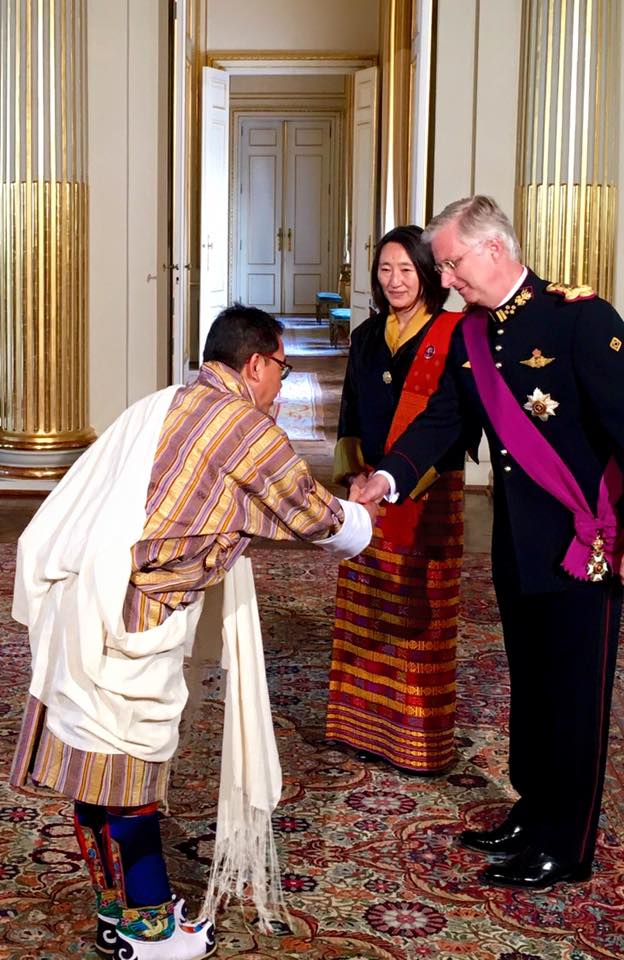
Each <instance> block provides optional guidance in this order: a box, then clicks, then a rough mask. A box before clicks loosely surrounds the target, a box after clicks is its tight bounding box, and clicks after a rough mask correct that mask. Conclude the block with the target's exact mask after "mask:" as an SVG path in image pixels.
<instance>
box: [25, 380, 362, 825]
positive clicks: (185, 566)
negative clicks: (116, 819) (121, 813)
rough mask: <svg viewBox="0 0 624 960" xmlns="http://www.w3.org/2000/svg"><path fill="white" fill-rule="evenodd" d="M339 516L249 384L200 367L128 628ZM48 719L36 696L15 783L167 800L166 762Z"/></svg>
mask: <svg viewBox="0 0 624 960" xmlns="http://www.w3.org/2000/svg"><path fill="white" fill-rule="evenodd" d="M342 520H343V511H342V508H341V506H340V504H339V502H338V500H337V499H336V498H335V497H333V496H332V495H331V494H330V493H329V492H328V491H327V490H325V489H324V488H323V487H322V486H320V485H318V484H317V483H316V482H315V480H314V478H313V477H312V476H311V474H310V471H309V468H308V466H307V464H306V463H305V462H304V461H303V460H301V458H300V457H298V456H297V455H296V454H295V453H294V451H293V449H292V447H291V446H290V444H289V442H288V438H287V437H286V434H285V433H284V432H283V431H282V430H281V429H280V428H279V427H277V426H276V425H275V423H274V421H273V420H272V418H271V417H269V416H268V415H266V414H264V413H262V411H260V410H259V409H258V408H257V407H256V406H255V405H254V403H253V398H252V396H251V394H250V393H249V390H248V388H247V386H246V384H245V382H244V380H243V379H242V378H241V377H240V376H239V375H238V374H236V373H235V372H234V371H233V370H231V369H230V368H228V367H226V366H225V365H223V364H219V363H208V364H204V365H203V366H202V368H201V370H200V373H199V376H198V379H197V380H196V381H195V382H194V383H193V384H191V385H190V386H186V387H182V388H180V389H179V390H178V391H177V392H176V393H175V395H174V398H173V401H172V403H171V406H170V407H169V411H168V413H167V415H166V418H165V421H164V424H163V427H162V431H161V435H160V440H159V443H158V448H157V451H156V456H155V459H154V463H153V467H152V472H151V479H150V484H149V489H148V495H147V503H146V521H145V525H144V529H143V533H142V535H141V537H140V539H139V540H138V541H137V542H136V543H135V544H134V546H133V548H132V572H131V575H130V582H129V584H128V590H127V595H126V600H125V605H124V621H125V625H126V628H127V630H128V631H129V632H141V631H143V630H148V629H150V628H152V627H155V626H157V625H158V624H160V623H163V622H164V621H165V620H166V619H167V617H168V616H170V614H171V613H172V612H173V611H174V610H176V609H177V608H180V607H185V606H187V605H189V604H191V603H193V602H194V601H195V600H197V599H198V598H199V596H200V594H201V592H202V591H203V590H204V589H205V588H207V587H208V586H211V585H213V584H216V583H218V582H219V581H220V580H222V579H223V577H224V576H225V573H226V572H227V570H229V569H230V567H232V565H233V564H234V563H235V561H236V559H237V558H238V556H239V555H240V554H241V553H242V552H243V550H244V549H245V547H246V546H247V545H248V543H249V542H250V539H251V537H252V536H262V537H267V538H271V539H273V540H294V539H301V540H306V541H316V540H321V539H323V538H324V537H326V536H327V535H328V534H330V535H331V534H332V533H334V532H335V531H336V530H337V529H338V528H339V527H340V526H341V524H342ZM45 712H46V708H45V706H44V705H43V704H42V703H41V702H40V701H38V700H37V699H36V698H35V697H33V696H32V695H31V696H29V698H28V702H27V705H26V710H25V713H24V720H23V724H22V731H21V734H20V738H19V741H18V745H17V749H16V753H15V758H14V764H13V770H12V773H11V783H12V784H13V785H14V786H21V785H23V784H25V783H26V782H27V780H28V777H29V776H30V777H31V778H32V780H33V782H35V783H36V784H37V785H39V786H45V787H49V788H51V789H54V790H55V791H57V792H59V793H62V794H64V795H66V796H70V797H73V798H74V799H78V800H82V801H84V802H87V803H97V804H106V805H119V806H135V805H140V804H145V803H149V802H153V801H156V800H163V799H164V798H165V796H166V786H167V778H168V766H169V761H166V762H163V763H154V762H149V761H145V760H140V759H138V758H136V757H132V756H129V755H127V754H125V753H119V752H117V753H115V752H111V753H99V752H89V751H85V750H79V749H77V748H75V747H72V746H69V745H68V744H66V743H64V742H62V741H61V740H60V739H59V738H58V737H56V736H55V735H54V734H52V733H51V732H50V731H49V730H48V729H47V727H46V725H45Z"/></svg>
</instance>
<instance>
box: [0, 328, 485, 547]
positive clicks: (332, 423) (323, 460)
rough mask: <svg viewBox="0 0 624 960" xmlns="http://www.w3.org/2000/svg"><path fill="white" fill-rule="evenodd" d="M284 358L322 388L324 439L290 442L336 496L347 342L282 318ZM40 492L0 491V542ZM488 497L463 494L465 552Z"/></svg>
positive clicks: (479, 541) (23, 519)
mask: <svg viewBox="0 0 624 960" xmlns="http://www.w3.org/2000/svg"><path fill="white" fill-rule="evenodd" d="M284 322H285V323H286V325H287V328H286V331H285V337H284V340H285V347H286V359H287V360H288V361H289V362H290V363H292V365H293V367H294V369H295V370H296V371H299V372H301V373H315V374H316V376H317V378H318V381H319V384H320V387H321V393H322V401H321V403H322V409H321V419H322V423H323V428H324V432H325V437H326V439H325V440H296V441H293V446H294V447H295V449H296V450H297V452H298V453H299V454H300V455H301V456H302V457H304V458H305V459H306V460H307V462H308V463H309V464H310V467H311V468H312V472H313V473H314V475H315V476H316V477H317V478H318V479H319V480H320V481H321V483H323V484H325V485H326V486H328V487H330V489H332V490H333V491H334V492H335V493H336V494H338V495H339V496H343V495H344V490H342V489H341V488H338V487H336V486H334V485H333V484H332V481H331V471H332V459H333V452H334V443H335V438H336V428H337V425H338V412H339V408H340V395H341V390H342V381H343V378H344V372H345V367H346V362H347V345H346V344H345V343H339V344H338V346H337V347H336V348H332V347H330V345H329V336H328V329H327V322H326V321H325V322H324V323H322V324H320V325H319V324H317V323H316V321H314V320H313V319H312V318H310V319H305V320H303V319H302V320H298V319H295V320H292V319H287V318H284ZM40 503H41V497H39V496H37V497H17V496H8V495H5V496H3V495H0V542H3V543H6V542H11V541H13V540H16V539H17V537H18V536H19V535H20V533H21V531H22V530H23V529H24V527H25V526H26V524H27V523H28V521H29V519H30V517H31V516H32V515H33V513H34V512H35V510H36V509H37V507H38V506H39V504H40ZM491 512H492V510H491V499H490V497H489V496H488V495H487V494H486V493H484V492H482V491H479V492H470V491H468V492H467V495H466V551H467V552H469V553H481V552H487V551H488V550H489V548H490V530H491Z"/></svg>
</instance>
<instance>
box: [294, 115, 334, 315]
mask: <svg viewBox="0 0 624 960" xmlns="http://www.w3.org/2000/svg"><path fill="white" fill-rule="evenodd" d="M285 149H286V183H285V187H284V196H285V203H284V230H285V244H284V246H285V249H284V273H283V290H284V297H283V311H284V312H285V313H299V314H311V313H314V311H315V305H316V293H317V291H318V290H325V289H327V284H328V282H329V280H328V272H329V271H328V265H329V258H330V244H329V237H330V218H331V203H330V201H331V196H330V174H331V120H327V119H326V120H322V119H321V120H288V121H286V137H285Z"/></svg>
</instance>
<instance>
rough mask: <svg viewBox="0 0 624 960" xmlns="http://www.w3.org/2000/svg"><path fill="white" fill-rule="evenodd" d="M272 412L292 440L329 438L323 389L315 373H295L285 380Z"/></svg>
mask: <svg viewBox="0 0 624 960" xmlns="http://www.w3.org/2000/svg"><path fill="white" fill-rule="evenodd" d="M272 412H273V416H274V417H275V420H276V422H277V423H278V425H279V426H280V427H281V428H282V430H285V431H286V433H287V434H288V436H289V437H290V439H291V440H324V439H325V432H324V430H323V403H322V397H321V389H320V386H319V381H318V377H317V375H316V374H315V373H299V372H297V371H294V372H293V373H291V374H290V376H289V377H288V378H287V379H286V380H284V381H283V382H282V386H281V388H280V392H279V394H278V395H277V398H276V400H275V403H274V404H273V410H272Z"/></svg>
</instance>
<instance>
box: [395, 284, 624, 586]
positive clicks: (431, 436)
mask: <svg viewBox="0 0 624 960" xmlns="http://www.w3.org/2000/svg"><path fill="white" fill-rule="evenodd" d="M548 286H549V285H548V283H547V281H544V280H542V279H540V278H539V277H537V276H536V275H535V274H533V273H529V274H528V276H527V278H526V280H525V283H524V284H523V286H522V288H521V290H520V291H518V293H517V294H516V295H515V296H514V297H513V298H512V301H511V304H510V306H511V307H514V303H515V304H516V305H515V308H514V309H513V310H512V311H510V315H509V316H507V318H506V319H504V320H501V319H499V317H498V316H497V314H498V312H499V311H491V312H490V324H489V341H490V346H491V349H492V354H493V356H494V359H495V360H496V362H497V363H498V364H500V365H501V366H500V370H501V373H502V375H503V376H504V378H505V380H506V382H507V384H508V386H509V388H510V389H511V391H512V393H513V394H514V396H515V397H516V399H517V400H518V403H519V404H520V405H521V406H522V405H524V404H525V403H526V402H527V399H528V397H529V396H530V395H531V394H532V393H533V391H534V390H535V389H536V388H538V389H540V390H541V391H542V392H543V393H548V394H550V396H551V398H552V399H553V400H555V401H557V402H558V404H559V405H558V407H557V408H556V411H555V414H554V415H552V416H549V417H548V419H547V420H545V421H542V420H539V419H538V418H536V417H532V422H533V423H534V424H535V426H537V428H538V429H539V430H540V431H541V432H542V433H543V435H544V436H545V437H546V438H547V439H548V441H549V443H550V444H551V445H552V446H553V448H554V449H555V450H556V452H557V453H558V454H559V456H560V457H561V458H562V459H563V460H564V462H565V463H566V464H567V465H568V467H569V468H570V470H571V471H572V473H573V475H574V476H575V478H576V480H577V482H578V483H579V485H580V487H581V489H582V490H583V492H584V494H585V496H586V498H587V501H588V503H589V505H590V507H591V508H592V509H594V508H595V506H596V501H597V495H598V487H599V482H600V478H601V476H602V473H603V471H604V467H605V464H606V463H607V460H608V459H609V457H610V456H611V455H612V454H613V455H614V456H615V457H616V458H617V460H618V462H619V464H620V465H621V467H622V468H623V469H624V324H623V323H622V320H621V318H620V317H619V315H618V314H617V313H616V311H615V310H614V309H613V307H612V306H611V305H610V304H608V303H607V302H606V301H604V300H601V299H600V298H599V297H593V298H591V299H576V300H568V299H566V297H565V295H564V294H563V293H562V292H556V291H555V290H553V291H551V292H549V291H548V290H547V287H548ZM526 291H529V292H530V299H527V294H526ZM461 327H462V324H461V323H460V324H459V327H458V328H457V329H456V331H455V333H454V335H453V341H452V344H451V350H450V353H449V358H448V361H447V365H446V369H445V372H444V375H443V377H442V380H441V382H440V386H439V388H438V390H437V392H436V394H435V395H434V396H433V397H432V398H431V400H430V402H429V406H428V408H427V410H426V411H424V413H423V414H422V415H421V416H420V417H418V418H417V419H416V420H415V421H414V422H413V423H412V424H411V426H410V427H409V428H408V429H407V430H406V431H405V433H404V434H403V435H402V436H401V437H400V438H399V440H398V441H397V443H396V444H395V445H394V447H393V448H392V450H391V451H390V453H389V454H388V456H387V457H384V458H383V459H382V460H381V461H380V463H379V464H378V466H379V468H380V469H383V470H387V471H388V472H389V473H390V474H392V476H393V477H394V478H395V480H396V483H397V489H398V490H399V492H400V494H401V496H402V497H404V496H405V495H407V494H408V493H409V491H410V490H412V489H413V487H414V485H415V483H416V482H417V481H418V478H419V476H421V475H422V474H423V473H424V472H425V471H426V470H427V469H428V468H429V466H430V465H431V464H432V463H434V462H436V461H438V460H439V459H440V457H441V456H442V455H443V454H444V451H446V450H448V449H449V447H451V446H452V445H453V444H454V443H456V442H457V438H458V437H459V436H460V435H461V433H462V431H465V429H466V420H468V421H474V420H477V421H478V422H479V423H480V424H481V425H482V426H483V429H484V430H485V432H486V435H487V437H488V440H489V445H490V452H491V460H492V469H493V473H494V537H493V560H494V577H495V581H497V583H498V584H500V585H506V584H509V585H510V586H511V587H513V588H517V589H520V590H521V591H523V592H528V593H541V592H550V591H553V590H561V589H564V588H565V586H566V585H567V583H568V582H569V578H568V577H567V575H566V574H565V573H564V572H563V570H562V569H561V567H560V562H561V560H562V559H563V556H564V554H565V552H566V549H567V547H568V545H569V543H570V540H571V538H572V535H573V520H572V515H571V514H570V512H569V511H568V510H567V509H566V508H565V507H563V506H562V505H561V504H560V503H559V502H558V501H557V500H555V499H554V498H553V497H552V496H551V495H550V494H548V493H546V491H545V490H543V489H542V488H541V487H539V486H538V485H537V484H536V483H534V482H533V481H532V480H531V479H530V478H529V477H528V476H527V474H526V473H525V472H524V470H522V469H521V467H520V466H519V465H518V464H517V463H515V462H514V461H513V460H512V458H511V457H510V455H509V454H508V453H507V451H506V449H505V445H504V442H503V441H502V440H501V438H500V437H498V436H497V435H496V433H495V432H494V430H493V428H492V425H491V423H490V420H489V418H488V416H487V414H486V412H485V410H484V408H483V405H482V403H481V400H480V398H479V395H478V393H477V390H476V386H475V383H474V378H473V375H472V371H471V369H470V368H469V366H468V364H467V359H468V358H467V353H466V348H465V345H464V340H463V335H462V331H461ZM535 351H538V353H535ZM540 356H541V358H542V359H543V360H545V361H546V362H545V363H541V361H540ZM532 358H533V360H534V361H537V362H534V363H533V364H531V363H526V362H524V361H530V360H531V359H532ZM526 415H527V416H531V413H530V412H527V414H526Z"/></svg>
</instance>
